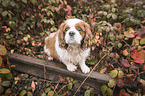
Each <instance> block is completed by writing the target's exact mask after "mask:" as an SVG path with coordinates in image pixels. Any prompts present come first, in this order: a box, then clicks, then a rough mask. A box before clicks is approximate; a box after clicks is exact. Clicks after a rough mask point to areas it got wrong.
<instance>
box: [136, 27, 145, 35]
mask: <svg viewBox="0 0 145 96" xmlns="http://www.w3.org/2000/svg"><path fill="white" fill-rule="evenodd" d="M136 32H137V34H138V35H144V34H145V28H140V29H139V30H138V31H136Z"/></svg>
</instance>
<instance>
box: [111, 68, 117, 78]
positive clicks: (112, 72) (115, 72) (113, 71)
mask: <svg viewBox="0 0 145 96" xmlns="http://www.w3.org/2000/svg"><path fill="white" fill-rule="evenodd" d="M117 74H118V71H117V70H112V71H111V72H110V77H111V78H115V77H116V76H117Z"/></svg>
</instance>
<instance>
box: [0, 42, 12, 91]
mask: <svg viewBox="0 0 145 96" xmlns="http://www.w3.org/2000/svg"><path fill="white" fill-rule="evenodd" d="M6 53H7V50H6V48H5V47H4V46H3V45H0V93H3V92H4V88H5V87H8V86H10V84H11V83H10V80H11V79H12V73H11V72H10V70H9V69H7V68H4V66H6V64H4V62H3V61H4V59H5V58H4V56H5V55H6Z"/></svg>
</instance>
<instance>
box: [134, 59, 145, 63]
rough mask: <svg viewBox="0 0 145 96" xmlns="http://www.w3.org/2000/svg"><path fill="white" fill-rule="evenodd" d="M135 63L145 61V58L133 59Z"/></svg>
mask: <svg viewBox="0 0 145 96" xmlns="http://www.w3.org/2000/svg"><path fill="white" fill-rule="evenodd" d="M133 61H134V62H135V63H144V60H142V59H140V58H136V59H134V60H133Z"/></svg>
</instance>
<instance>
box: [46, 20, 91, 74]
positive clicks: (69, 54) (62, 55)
mask: <svg viewBox="0 0 145 96" xmlns="http://www.w3.org/2000/svg"><path fill="white" fill-rule="evenodd" d="M91 45H92V32H91V29H90V25H89V24H88V23H86V22H85V21H83V20H80V19H77V18H72V19H67V20H66V21H65V22H63V23H62V24H61V25H60V26H59V29H58V31H57V32H54V33H51V34H50V35H49V36H48V37H46V38H45V45H44V51H45V53H47V55H48V56H52V57H53V58H54V59H56V60H59V61H61V62H63V63H64V64H65V65H66V67H67V69H68V70H69V71H75V70H76V69H77V66H76V65H77V64H79V66H80V68H81V70H82V72H83V73H85V74H86V73H89V72H90V68H89V67H88V66H87V65H86V64H85V61H86V58H87V57H88V56H89V55H90V50H91Z"/></svg>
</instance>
